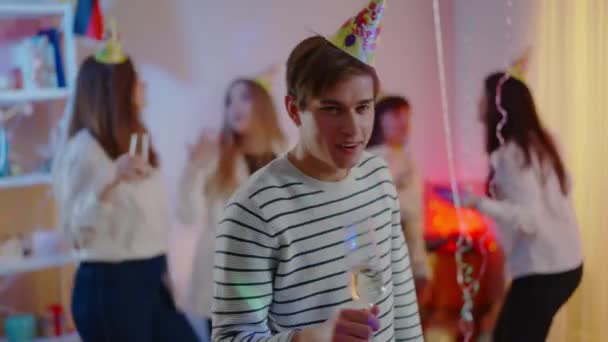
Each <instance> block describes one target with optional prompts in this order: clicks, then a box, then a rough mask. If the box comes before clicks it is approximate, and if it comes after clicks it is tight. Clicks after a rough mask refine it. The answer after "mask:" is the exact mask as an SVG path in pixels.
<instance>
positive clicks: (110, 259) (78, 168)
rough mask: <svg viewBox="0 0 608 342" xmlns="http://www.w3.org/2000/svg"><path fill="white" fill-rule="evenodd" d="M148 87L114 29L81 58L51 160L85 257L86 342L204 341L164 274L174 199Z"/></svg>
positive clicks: (79, 297)
mask: <svg viewBox="0 0 608 342" xmlns="http://www.w3.org/2000/svg"><path fill="white" fill-rule="evenodd" d="M143 92H144V87H143V84H142V83H141V81H140V80H139V78H138V76H137V72H136V71H135V68H134V66H133V63H132V62H131V60H130V59H129V58H128V57H127V56H126V55H124V54H123V53H122V50H121V47H120V45H119V44H118V41H117V40H116V39H115V36H114V37H113V38H111V39H110V40H109V41H108V42H107V44H106V46H105V47H104V49H103V50H102V51H100V52H99V53H97V54H96V55H95V56H90V57H88V58H87V59H86V60H85V61H84V62H83V64H82V65H81V67H80V70H79V73H78V80H77V86H76V97H75V103H74V112H73V115H72V118H71V122H70V127H69V132H68V141H67V143H66V145H65V146H64V147H63V148H62V150H61V151H60V152H59V153H58V154H57V158H56V160H55V163H54V166H53V186H54V190H55V195H56V199H57V204H58V207H59V209H60V211H61V220H62V226H63V229H64V231H65V233H66V236H67V237H69V238H70V240H71V241H72V243H73V246H74V248H75V249H76V252H77V253H78V255H79V256H80V258H81V263H80V265H79V267H78V270H77V273H76V278H75V284H74V291H73V298H72V313H73V316H74V321H75V323H76V328H77V330H78V333H79V334H80V336H81V338H82V339H83V340H84V341H85V342H98V341H99V342H123V341H124V342H135V341H142V342H146V341H159V342H160V341H180V342H182V341H183V342H188V341H196V340H197V338H196V336H195V334H194V332H193V330H192V329H191V327H190V325H189V324H188V323H187V321H186V319H185V318H184V316H183V315H182V314H181V313H179V312H178V311H177V310H176V307H175V305H174V304H173V298H172V296H171V294H170V292H169V290H168V288H167V286H166V284H165V281H164V279H166V274H167V260H166V257H165V255H166V253H167V239H168V232H167V228H168V227H169V210H168V200H167V196H166V192H165V189H164V186H163V181H162V179H161V176H160V172H159V170H158V165H159V163H158V159H157V156H156V153H155V151H154V149H153V148H152V144H151V143H150V142H149V141H148V138H147V137H148V135H147V130H146V128H145V127H144V125H143V124H142V121H141V117H140V113H141V110H142V108H143V106H144V94H143ZM134 138H135V139H134ZM138 138H139V141H140V142H141V144H140V149H139V152H135V151H133V150H136V146H137V145H138V144H137V142H138Z"/></svg>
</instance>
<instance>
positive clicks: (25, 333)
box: [4, 314, 36, 342]
mask: <svg viewBox="0 0 608 342" xmlns="http://www.w3.org/2000/svg"><path fill="white" fill-rule="evenodd" d="M4 331H5V333H6V337H7V339H8V342H31V341H33V340H34V337H35V336H36V319H35V318H34V316H32V315H27V314H26V315H12V316H9V317H7V318H6V321H4Z"/></svg>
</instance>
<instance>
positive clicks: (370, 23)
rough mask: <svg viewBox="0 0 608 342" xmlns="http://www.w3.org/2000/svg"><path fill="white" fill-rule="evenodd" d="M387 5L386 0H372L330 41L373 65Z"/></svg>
mask: <svg viewBox="0 0 608 342" xmlns="http://www.w3.org/2000/svg"><path fill="white" fill-rule="evenodd" d="M385 7H386V0H371V1H370V2H369V4H368V5H367V6H366V7H365V8H364V9H362V10H361V11H360V12H359V13H358V14H357V15H356V16H354V17H352V18H350V19H348V20H347V21H346V22H345V23H344V24H343V25H342V27H340V29H339V30H338V32H336V33H335V34H334V35H333V36H332V37H331V38H330V39H329V41H330V42H331V43H332V44H334V45H335V46H336V47H338V48H340V49H341V50H343V51H345V52H346V53H348V54H349V55H351V56H353V57H355V58H356V59H358V60H360V61H361V62H363V63H365V64H368V65H373V63H374V57H375V55H376V44H377V41H378V37H379V36H380V31H381V30H382V16H383V14H384V10H385Z"/></svg>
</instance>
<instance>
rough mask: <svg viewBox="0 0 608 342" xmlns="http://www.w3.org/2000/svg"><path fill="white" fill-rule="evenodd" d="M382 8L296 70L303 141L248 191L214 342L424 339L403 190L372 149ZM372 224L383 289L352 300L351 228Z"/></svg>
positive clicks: (310, 50)
mask: <svg viewBox="0 0 608 342" xmlns="http://www.w3.org/2000/svg"><path fill="white" fill-rule="evenodd" d="M383 5H384V1H380V0H375V1H372V2H371V3H370V5H368V7H366V9H364V11H362V12H361V13H360V14H359V15H358V16H357V17H355V18H353V20H350V21H349V22H347V23H346V24H345V25H344V26H343V28H342V30H347V31H348V32H343V31H340V32H339V33H338V34H336V35H335V36H334V39H332V40H331V42H330V41H328V40H326V39H325V38H323V37H320V36H316V37H311V38H308V39H306V40H304V41H302V42H301V43H300V44H299V45H298V46H297V47H296V48H295V49H294V50H293V51H292V53H291V55H290V57H289V60H288V62H287V86H288V95H287V96H286V98H285V105H286V108H287V111H288V112H289V115H290V117H291V118H292V120H293V121H294V123H295V124H296V125H297V126H298V128H299V131H300V138H299V141H298V143H297V145H296V147H295V148H294V149H293V150H292V151H290V152H289V153H288V154H287V155H286V156H283V157H280V158H278V159H276V160H275V161H273V162H271V163H270V164H269V165H268V166H267V167H265V168H263V169H261V170H260V171H258V172H257V173H256V174H254V175H253V176H252V177H251V178H250V179H249V180H248V181H247V182H246V183H245V184H244V185H243V186H241V187H240V188H239V189H238V190H237V191H236V193H235V194H234V196H233V197H232V199H231V200H230V201H229V203H228V205H227V206H226V209H225V214H224V218H223V220H222V221H221V222H220V225H219V227H218V232H217V238H216V258H215V271H214V281H215V295H214V302H213V311H214V312H213V340H214V341H295V342H307V341H311V342H329V341H371V340H372V339H373V341H381V342H384V341H422V340H423V338H422V329H421V326H420V321H419V316H418V309H417V303H416V293H415V287H414V281H413V278H412V272H411V270H410V265H409V258H408V253H407V247H406V245H405V241H404V238H403V233H402V231H401V224H400V214H399V203H398V199H397V192H396V190H395V187H394V185H393V183H392V180H391V176H390V172H389V170H388V169H387V167H386V165H385V164H384V162H383V161H382V160H381V158H378V157H373V156H371V155H369V154H367V153H365V152H364V149H365V146H366V144H367V141H368V140H369V137H370V134H371V131H372V126H373V120H374V99H375V97H376V95H377V92H378V88H379V81H378V77H377V75H376V72H375V70H374V68H373V67H371V66H370V65H368V64H367V63H371V56H372V53H373V48H374V47H375V42H374V40H375V38H376V37H377V35H378V33H379V30H378V28H377V25H378V24H379V20H380V17H381V16H382V11H383ZM365 219H369V222H370V223H371V224H372V225H373V227H374V228H375V231H376V236H377V240H378V245H377V247H378V250H379V253H378V254H380V256H379V257H380V269H381V277H382V281H383V285H384V287H385V292H384V294H383V295H382V298H380V299H379V300H377V301H376V303H375V304H376V305H374V306H373V307H372V308H371V309H348V308H346V307H348V305H349V303H350V302H351V301H352V295H351V292H350V290H349V279H350V278H349V276H350V275H349V268H348V267H347V264H346V260H345V258H344V255H345V248H344V237H345V232H344V227H345V226H347V225H349V224H351V223H354V222H358V221H361V220H365Z"/></svg>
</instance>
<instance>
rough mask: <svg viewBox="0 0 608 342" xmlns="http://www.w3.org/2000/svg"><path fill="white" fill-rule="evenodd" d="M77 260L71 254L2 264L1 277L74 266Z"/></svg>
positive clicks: (34, 257)
mask: <svg viewBox="0 0 608 342" xmlns="http://www.w3.org/2000/svg"><path fill="white" fill-rule="evenodd" d="M77 260H78V259H77V258H76V256H74V255H71V254H65V255H57V256H33V257H27V258H24V259H23V260H19V261H15V262H10V263H2V264H0V277H2V276H8V275H13V274H17V273H24V272H34V271H39V270H43V269H48V268H57V267H63V266H66V265H70V264H74V263H76V262H77Z"/></svg>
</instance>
